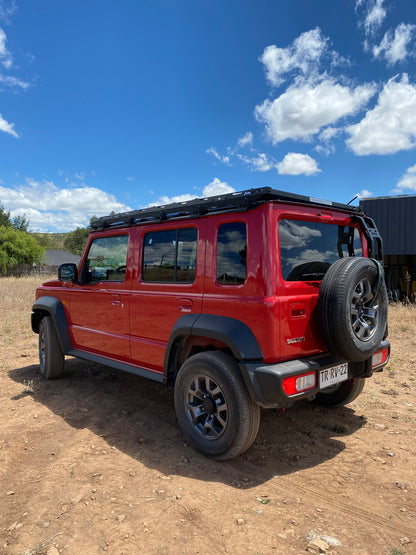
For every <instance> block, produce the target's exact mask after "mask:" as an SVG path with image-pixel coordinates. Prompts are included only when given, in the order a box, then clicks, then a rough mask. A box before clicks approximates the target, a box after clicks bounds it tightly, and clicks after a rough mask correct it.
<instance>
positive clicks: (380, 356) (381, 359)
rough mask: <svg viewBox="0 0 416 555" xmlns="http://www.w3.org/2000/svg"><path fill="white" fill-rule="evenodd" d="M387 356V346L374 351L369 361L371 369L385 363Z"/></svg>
mask: <svg viewBox="0 0 416 555" xmlns="http://www.w3.org/2000/svg"><path fill="white" fill-rule="evenodd" d="M389 357H390V349H389V348H388V347H386V348H385V349H381V350H380V351H377V352H376V353H374V355H373V359H372V361H371V367H372V369H373V370H374V369H375V368H379V367H380V366H384V365H385V364H387V362H388V360H389Z"/></svg>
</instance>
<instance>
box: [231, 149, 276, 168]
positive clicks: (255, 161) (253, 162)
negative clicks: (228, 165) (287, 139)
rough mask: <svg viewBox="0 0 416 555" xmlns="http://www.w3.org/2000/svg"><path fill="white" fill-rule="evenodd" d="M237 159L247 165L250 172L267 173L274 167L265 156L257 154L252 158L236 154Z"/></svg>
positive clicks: (273, 163)
mask: <svg viewBox="0 0 416 555" xmlns="http://www.w3.org/2000/svg"><path fill="white" fill-rule="evenodd" d="M237 158H238V159H239V160H240V161H241V162H244V164H247V166H249V167H250V169H251V171H258V172H267V171H269V170H271V169H273V168H274V167H275V162H274V161H272V160H270V158H269V157H268V156H267V154H264V153H263V152H259V153H257V154H255V155H254V156H244V155H243V154H237Z"/></svg>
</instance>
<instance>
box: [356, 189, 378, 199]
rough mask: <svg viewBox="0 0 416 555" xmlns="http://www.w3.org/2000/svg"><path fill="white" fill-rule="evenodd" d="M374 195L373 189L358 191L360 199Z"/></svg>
mask: <svg viewBox="0 0 416 555" xmlns="http://www.w3.org/2000/svg"><path fill="white" fill-rule="evenodd" d="M373 196H374V193H372V192H371V191H368V190H367V189H363V190H362V191H360V192H359V193H357V198H359V199H362V198H369V197H373Z"/></svg>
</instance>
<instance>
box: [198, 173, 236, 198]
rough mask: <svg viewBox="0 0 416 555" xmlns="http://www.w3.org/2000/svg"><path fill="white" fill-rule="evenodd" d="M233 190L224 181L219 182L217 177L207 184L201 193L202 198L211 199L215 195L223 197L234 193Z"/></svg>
mask: <svg viewBox="0 0 416 555" xmlns="http://www.w3.org/2000/svg"><path fill="white" fill-rule="evenodd" d="M234 192H235V189H234V188H233V187H231V185H228V183H226V182H225V181H221V180H220V179H218V177H214V179H213V180H212V181H211V183H208V185H206V186H205V187H204V190H203V191H202V196H203V197H213V196H217V195H225V194H227V193H234Z"/></svg>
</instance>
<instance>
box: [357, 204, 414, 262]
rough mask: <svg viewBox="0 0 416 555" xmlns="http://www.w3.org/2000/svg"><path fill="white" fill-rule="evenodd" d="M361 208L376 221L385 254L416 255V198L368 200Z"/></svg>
mask: <svg viewBox="0 0 416 555" xmlns="http://www.w3.org/2000/svg"><path fill="white" fill-rule="evenodd" d="M360 206H361V208H362V209H363V210H364V212H365V213H366V214H367V215H368V216H370V218H372V219H373V220H374V221H375V223H376V225H377V228H378V230H379V231H380V234H381V236H382V238H383V246H384V254H387V255H392V254H395V255H403V254H404V255H414V254H416V196H410V195H403V196H397V197H379V198H366V199H362V200H361V201H360Z"/></svg>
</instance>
